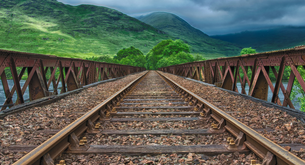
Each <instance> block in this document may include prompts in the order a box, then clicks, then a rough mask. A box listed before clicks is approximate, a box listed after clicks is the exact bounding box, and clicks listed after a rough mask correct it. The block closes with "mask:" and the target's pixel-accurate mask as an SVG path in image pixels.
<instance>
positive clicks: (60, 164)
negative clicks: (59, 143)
mask: <svg viewBox="0 0 305 165" xmlns="http://www.w3.org/2000/svg"><path fill="white" fill-rule="evenodd" d="M57 165H66V161H65V160H60V161H59V164H57Z"/></svg>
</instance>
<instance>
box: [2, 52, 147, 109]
mask: <svg viewBox="0 0 305 165" xmlns="http://www.w3.org/2000/svg"><path fill="white" fill-rule="evenodd" d="M144 70H145V68H140V67H133V66H126V65H119V64H110V63H103V62H96V61H89V60H83V59H72V58H61V57H57V56H51V55H41V54H32V53H23V52H14V51H7V50H0V76H1V82H2V85H3V91H2V92H1V93H0V95H2V97H3V96H5V101H4V103H3V105H2V106H0V108H1V110H4V109H6V108H7V107H11V106H13V105H16V104H22V103H24V102H25V99H24V94H25V92H26V90H28V95H29V96H28V97H29V100H30V101H32V100H36V99H39V98H42V97H46V96H50V95H57V94H59V93H64V92H67V91H72V90H74V89H78V88H80V87H82V86H84V85H88V84H91V83H94V82H97V81H100V80H107V79H109V78H116V77H121V76H125V75H128V74H131V73H135V72H140V71H144ZM8 79H13V80H8ZM22 79H23V81H22V84H23V85H21V80H22ZM12 81H13V83H12ZM16 94H17V95H16ZM14 95H15V96H17V97H16V98H15V99H13V96H14ZM3 98H4V97H3ZM13 100H14V101H13ZM1 110H0V111H1Z"/></svg>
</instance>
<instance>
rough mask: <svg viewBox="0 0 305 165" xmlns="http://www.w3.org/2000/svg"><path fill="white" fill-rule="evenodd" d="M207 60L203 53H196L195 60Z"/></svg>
mask: <svg viewBox="0 0 305 165" xmlns="http://www.w3.org/2000/svg"><path fill="white" fill-rule="evenodd" d="M205 60H207V59H206V58H203V57H202V55H200V54H195V55H194V61H205Z"/></svg>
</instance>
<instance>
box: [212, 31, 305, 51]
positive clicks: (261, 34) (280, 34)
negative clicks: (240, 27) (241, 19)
mask: <svg viewBox="0 0 305 165" xmlns="http://www.w3.org/2000/svg"><path fill="white" fill-rule="evenodd" d="M212 37H213V38H215V39H220V40H223V41H227V42H230V43H235V44H237V45H239V46H242V47H250V46H252V47H253V48H254V49H256V50H257V52H266V51H272V50H279V49H286V48H292V47H295V46H298V45H305V40H304V38H305V27H304V26H302V27H293V26H287V27H279V28H274V29H269V30H259V31H245V32H241V33H235V34H226V35H218V36H212Z"/></svg>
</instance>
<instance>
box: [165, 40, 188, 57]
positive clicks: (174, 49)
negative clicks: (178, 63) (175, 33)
mask: <svg viewBox="0 0 305 165" xmlns="http://www.w3.org/2000/svg"><path fill="white" fill-rule="evenodd" d="M179 52H185V53H190V46H189V45H188V44H186V43H184V42H183V41H182V40H175V41H174V42H171V43H169V44H168V45H167V46H166V47H165V49H164V50H163V53H162V54H163V56H165V57H168V56H170V55H173V54H177V53H179Z"/></svg>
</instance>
